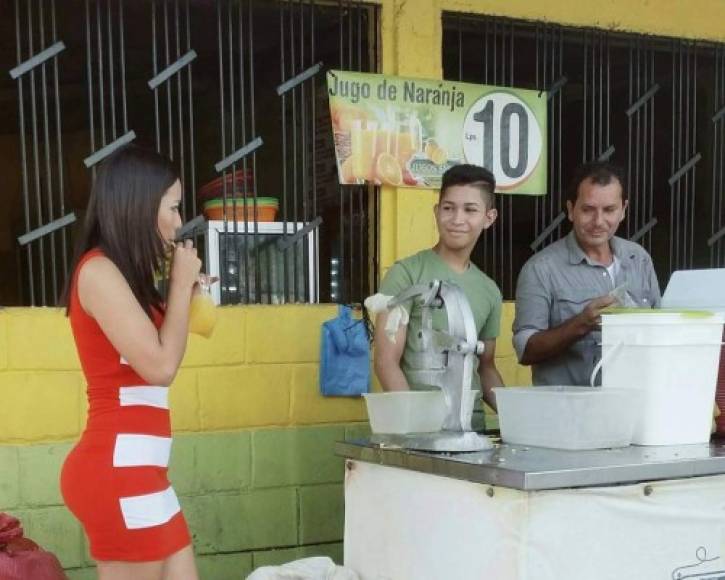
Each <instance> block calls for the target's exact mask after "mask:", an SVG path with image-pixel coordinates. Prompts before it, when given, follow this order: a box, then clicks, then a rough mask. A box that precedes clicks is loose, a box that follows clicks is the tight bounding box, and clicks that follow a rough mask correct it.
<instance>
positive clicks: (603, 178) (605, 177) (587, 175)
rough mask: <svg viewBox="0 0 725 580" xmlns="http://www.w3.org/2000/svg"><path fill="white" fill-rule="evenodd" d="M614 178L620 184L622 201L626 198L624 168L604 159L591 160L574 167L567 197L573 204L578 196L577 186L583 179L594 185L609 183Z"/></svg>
mask: <svg viewBox="0 0 725 580" xmlns="http://www.w3.org/2000/svg"><path fill="white" fill-rule="evenodd" d="M614 179H616V180H617V181H618V182H619V185H621V186H622V201H625V200H626V199H627V190H626V188H625V176H624V170H623V169H622V168H621V167H619V166H618V165H613V164H611V163H607V162H606V161H591V162H589V163H584V164H582V165H580V166H579V167H577V168H576V170H575V171H574V177H572V180H571V183H570V184H569V190H568V192H567V199H568V200H569V201H570V202H571V203H572V204H575V203H576V201H577V197H578V196H579V186H580V185H581V184H582V183H584V182H585V181H591V182H592V183H594V184H595V185H609V184H610V183H612V180H614Z"/></svg>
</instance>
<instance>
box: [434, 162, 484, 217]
mask: <svg viewBox="0 0 725 580" xmlns="http://www.w3.org/2000/svg"><path fill="white" fill-rule="evenodd" d="M454 185H470V186H473V187H475V188H476V189H478V190H479V191H480V192H481V197H482V198H483V202H484V203H485V204H486V208H489V209H490V208H492V207H495V205H496V199H495V196H494V193H493V192H494V191H496V178H495V177H494V176H493V173H491V172H490V171H489V170H488V169H486V168H485V167H481V166H479V165H469V164H467V163H463V164H461V165H454V166H453V167H450V168H449V169H448V170H447V171H446V172H445V173H444V174H443V177H442V178H441V191H440V195H439V197H438V199H439V200H440V199H441V198H442V197H443V194H444V193H445V192H446V189H448V188H449V187H453V186H454Z"/></svg>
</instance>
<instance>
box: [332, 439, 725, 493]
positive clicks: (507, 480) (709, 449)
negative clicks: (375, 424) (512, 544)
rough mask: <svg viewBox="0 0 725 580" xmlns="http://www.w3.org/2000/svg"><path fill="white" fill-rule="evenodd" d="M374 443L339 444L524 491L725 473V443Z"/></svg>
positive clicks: (370, 458) (361, 453)
mask: <svg viewBox="0 0 725 580" xmlns="http://www.w3.org/2000/svg"><path fill="white" fill-rule="evenodd" d="M384 441H385V442H384V443H382V444H378V443H373V442H371V441H370V440H367V439H364V440H354V441H346V442H338V443H337V444H336V446H335V453H336V454H337V455H339V456H342V457H346V458H348V459H355V460H359V461H364V462H367V463H375V464H378V465H386V466H389V467H398V468H402V469H409V470H411V471H419V472H422V473H430V474H433V475H440V476H443V477H451V478H454V479H463V480H466V481H472V482H475V483H482V484H490V485H496V486H502V487H509V488H513V489H520V490H526V491H534V490H544V489H566V488H572V487H593V486H607V485H618V484H629V483H636V482H650V481H657V480H664V479H682V478H687V477H698V476H705V475H719V474H725V442H722V441H720V442H715V443H711V444H702V445H681V446H672V447H640V446H630V447H623V448H621V449H598V450H593V451H563V450H558V449H545V448H543V447H524V446H520V445H507V444H497V445H495V446H494V448H493V449H492V450H489V451H480V452H478V453H458V454H445V453H438V454H436V453H428V452H422V451H410V450H407V449H402V448H400V447H397V446H396V440H395V438H394V437H390V438H387V439H385V440H384Z"/></svg>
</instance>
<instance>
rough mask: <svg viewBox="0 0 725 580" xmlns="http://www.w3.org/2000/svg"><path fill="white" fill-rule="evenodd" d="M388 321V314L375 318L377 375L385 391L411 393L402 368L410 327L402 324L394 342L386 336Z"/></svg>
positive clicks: (381, 314) (384, 313)
mask: <svg viewBox="0 0 725 580" xmlns="http://www.w3.org/2000/svg"><path fill="white" fill-rule="evenodd" d="M387 320H388V313H387V312H381V313H380V314H378V315H377V317H376V318H375V339H374V343H375V375H376V376H377V377H378V380H379V381H380V384H381V385H382V387H383V390H384V391H409V390H410V385H408V380H407V379H406V378H405V375H404V374H403V371H402V370H401V368H400V359H401V358H402V356H403V351H404V350H405V341H406V339H407V337H408V327H407V325H405V324H401V325H400V327H399V328H398V332H397V333H396V335H395V342H392V341H391V340H390V339H389V338H388V336H387V335H386V334H385V323H386V322H387Z"/></svg>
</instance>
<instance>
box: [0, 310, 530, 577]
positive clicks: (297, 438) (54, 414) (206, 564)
mask: <svg viewBox="0 0 725 580" xmlns="http://www.w3.org/2000/svg"><path fill="white" fill-rule="evenodd" d="M335 313H336V307H335V306H330V305H325V306H323V305H320V306H309V305H308V306H278V307H274V306H246V307H223V308H220V310H219V322H218V325H217V327H216V329H215V332H214V335H213V337H212V338H211V339H209V340H206V339H202V338H199V337H196V336H192V337H191V338H190V340H189V348H188V351H187V355H186V357H185V359H184V363H183V365H182V368H181V370H180V372H179V374H178V376H177V378H176V380H175V381H174V383H173V385H172V387H171V413H172V426H173V429H174V433H175V435H174V445H173V450H172V458H171V469H170V477H171V481H172V483H173V485H174V487H175V489H176V491H177V493H178V495H179V497H180V501H181V503H182V506H183V509H184V513H185V514H186V518H187V520H188V523H189V527H190V529H191V533H192V535H193V538H194V548H195V550H196V553H197V556H198V563H199V568H200V571H201V575H202V578H203V579H204V580H232V579H234V580H236V579H242V578H245V577H246V575H247V574H248V573H249V572H250V571H251V570H253V569H254V568H256V567H258V566H262V565H268V564H275V563H283V562H286V561H290V560H293V559H296V558H300V557H304V556H308V555H330V556H331V557H333V559H335V560H336V561H338V562H341V561H342V539H343V522H344V508H343V487H342V478H343V462H342V460H341V459H340V458H338V457H335V456H334V453H333V446H334V442H335V441H339V440H342V439H345V438H354V437H359V436H365V435H367V434H368V433H369V430H368V425H367V415H366V412H365V407H364V403H363V401H362V400H360V399H342V398H339V399H338V398H324V397H321V396H320V395H319V392H318V361H319V334H320V325H321V324H322V322H323V321H325V320H327V319H329V318H332V317H333V316H334V315H335ZM512 315H513V308H512V305H508V304H507V305H506V306H505V309H504V319H503V321H502V336H501V338H500V339H499V345H498V348H497V362H498V365H499V367H500V368H501V369H502V371H503V373H504V376H505V378H506V379H507V382H508V383H509V384H528V381H529V379H528V375H527V372H526V369H523V368H522V367H519V366H518V365H516V364H515V360H514V358H513V356H514V355H513V351H512V349H511V346H510V343H511V340H510V326H511V317H512ZM0 401H2V404H0V511H7V512H9V513H12V514H14V515H16V516H18V517H20V518H21V519H22V521H23V524H24V527H25V530H26V533H27V535H28V537H31V538H33V539H34V540H36V541H37V542H38V543H40V544H41V545H42V546H44V547H45V548H46V549H48V550H51V551H52V552H54V553H55V554H56V555H57V556H58V557H59V558H60V560H61V562H62V563H63V565H64V567H65V568H66V569H67V571H68V576H69V578H71V580H85V579H87V578H94V577H95V575H94V574H95V573H94V568H93V562H92V560H91V558H90V555H89V553H88V547H87V544H86V540H85V538H84V535H83V531H82V529H81V527H80V525H79V524H78V522H76V520H75V519H74V518H73V516H72V515H71V514H70V513H69V512H68V510H67V509H66V508H65V506H64V505H63V502H62V498H61V496H60V491H59V486H58V476H59V472H60V467H61V465H62V463H63V461H64V459H65V456H66V454H67V453H68V451H69V450H70V449H71V447H72V446H73V443H74V441H75V440H76V439H77V437H78V436H79V434H80V433H81V431H82V429H83V426H84V424H85V414H86V410H87V404H86V396H85V383H84V380H83V376H82V374H81V372H80V367H79V363H78V358H77V356H76V352H75V346H74V344H73V340H72V336H71V333H70V328H69V325H68V321H67V319H66V318H65V316H64V315H63V312H62V311H60V310H58V309H49V308H17V309H16V308H10V309H0ZM487 423H488V425H489V426H491V425H493V426H495V424H496V423H495V417H490V418H489V419H487Z"/></svg>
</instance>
